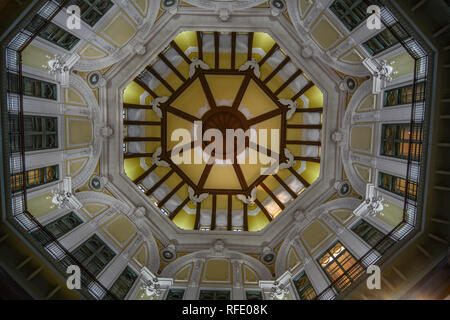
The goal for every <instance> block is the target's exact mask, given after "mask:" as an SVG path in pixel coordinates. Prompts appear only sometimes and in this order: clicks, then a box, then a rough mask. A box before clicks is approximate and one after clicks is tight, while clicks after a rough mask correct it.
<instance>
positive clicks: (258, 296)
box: [245, 291, 263, 300]
mask: <svg viewBox="0 0 450 320" xmlns="http://www.w3.org/2000/svg"><path fill="white" fill-rule="evenodd" d="M245 297H246V299H247V300H263V296H262V292H261V291H245Z"/></svg>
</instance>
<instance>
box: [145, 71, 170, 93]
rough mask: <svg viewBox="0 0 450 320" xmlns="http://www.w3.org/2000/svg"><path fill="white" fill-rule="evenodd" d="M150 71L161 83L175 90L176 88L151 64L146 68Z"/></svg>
mask: <svg viewBox="0 0 450 320" xmlns="http://www.w3.org/2000/svg"><path fill="white" fill-rule="evenodd" d="M145 69H146V70H147V71H148V72H150V73H151V74H152V75H153V76H154V77H155V78H156V79H158V81H159V82H161V84H162V85H163V86H164V87H166V88H167V89H168V90H169V91H170V92H171V93H174V92H175V89H174V88H172V86H171V85H170V84H169V83H168V82H167V81H166V80H165V79H164V78H163V77H162V76H161V75H160V74H159V73H158V72H156V70H155V69H153V67H151V66H147V67H146V68H145Z"/></svg>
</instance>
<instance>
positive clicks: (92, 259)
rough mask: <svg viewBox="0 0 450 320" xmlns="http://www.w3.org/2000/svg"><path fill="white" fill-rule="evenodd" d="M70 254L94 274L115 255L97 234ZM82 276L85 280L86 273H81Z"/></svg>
mask: <svg viewBox="0 0 450 320" xmlns="http://www.w3.org/2000/svg"><path fill="white" fill-rule="evenodd" d="M72 255H73V256H75V258H76V259H77V260H78V261H79V262H81V264H82V265H83V266H84V267H85V268H86V269H87V270H88V271H89V272H90V273H92V275H94V276H96V275H98V274H99V273H100V271H102V270H103V268H105V267H106V265H107V264H108V263H109V262H110V261H111V260H112V259H113V258H114V256H115V255H116V254H115V253H114V251H112V250H111V249H110V248H109V247H108V246H107V245H106V244H105V243H104V242H103V240H101V239H100V238H99V237H98V236H97V235H95V234H94V235H93V236H92V237H90V238H89V239H88V240H86V241H85V242H84V243H82V244H81V245H80V246H79V247H78V248H76V249H75V250H74V251H73V252H72ZM65 259H68V258H65ZM82 277H84V278H85V280H86V281H89V279H87V275H85V274H83V272H82Z"/></svg>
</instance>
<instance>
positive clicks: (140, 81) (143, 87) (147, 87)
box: [134, 78, 158, 99]
mask: <svg viewBox="0 0 450 320" xmlns="http://www.w3.org/2000/svg"><path fill="white" fill-rule="evenodd" d="M134 82H136V83H137V84H138V85H139V86H141V87H142V89H144V90H145V91H147V92H148V93H149V94H150V95H151V96H152V97H153V99H156V98H158V95H157V94H156V93H155V92H154V91H153V90H152V89H150V87H149V86H147V85H146V84H145V82H144V81H142V80H141V79H139V78H135V79H134Z"/></svg>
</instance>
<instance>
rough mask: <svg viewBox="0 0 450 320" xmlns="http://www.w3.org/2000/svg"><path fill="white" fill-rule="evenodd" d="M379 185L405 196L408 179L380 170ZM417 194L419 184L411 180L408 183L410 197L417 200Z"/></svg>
mask: <svg viewBox="0 0 450 320" xmlns="http://www.w3.org/2000/svg"><path fill="white" fill-rule="evenodd" d="M378 181H379V182H378V186H379V187H380V188H382V189H384V190H387V191H389V192H392V193H395V194H397V195H399V196H402V197H405V193H406V180H405V179H403V178H400V177H396V176H393V175H390V174H388V173H384V172H380V174H379V178H378ZM416 196H417V184H416V183H415V182H409V184H408V198H409V199H411V200H415V199H416Z"/></svg>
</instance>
